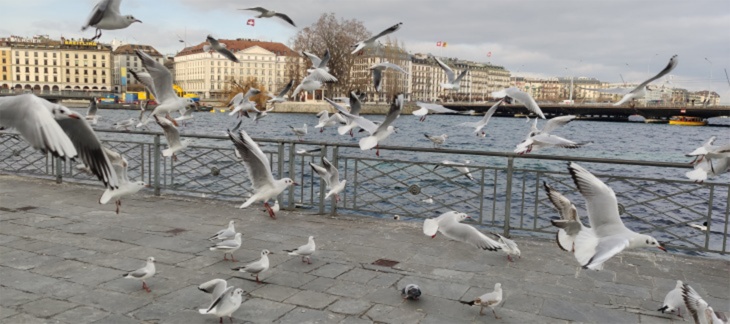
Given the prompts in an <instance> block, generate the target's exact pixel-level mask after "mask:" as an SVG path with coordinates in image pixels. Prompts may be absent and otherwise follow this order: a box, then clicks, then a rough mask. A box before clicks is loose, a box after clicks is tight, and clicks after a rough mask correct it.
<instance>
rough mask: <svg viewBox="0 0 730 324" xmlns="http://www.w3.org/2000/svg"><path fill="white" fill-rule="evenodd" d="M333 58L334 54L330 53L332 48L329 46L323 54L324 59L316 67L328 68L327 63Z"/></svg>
mask: <svg viewBox="0 0 730 324" xmlns="http://www.w3.org/2000/svg"><path fill="white" fill-rule="evenodd" d="M331 58H332V55H331V54H330V50H329V48H328V49H326V50H325V51H324V55H322V61H321V62H319V64H318V65H316V66H315V67H317V68H320V69H324V68H326V67H327V63H329V62H330V59H331Z"/></svg>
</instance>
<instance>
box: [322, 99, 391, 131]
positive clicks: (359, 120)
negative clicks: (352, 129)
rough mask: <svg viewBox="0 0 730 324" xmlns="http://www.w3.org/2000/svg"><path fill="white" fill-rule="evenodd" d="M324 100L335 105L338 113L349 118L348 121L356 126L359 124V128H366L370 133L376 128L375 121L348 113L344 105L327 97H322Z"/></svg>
mask: <svg viewBox="0 0 730 324" xmlns="http://www.w3.org/2000/svg"><path fill="white" fill-rule="evenodd" d="M324 100H325V101H327V102H328V103H329V104H330V105H332V107H335V109H337V111H339V112H340V114H342V116H344V117H345V119H349V120H350V122H352V123H355V124H357V126H360V128H362V129H364V130H366V131H367V132H368V133H370V134H371V135H372V134H373V133H375V132H376V131H377V130H378V126H376V125H375V123H373V122H372V121H370V120H368V119H366V118H365V117H361V116H355V115H352V114H350V113H349V112H347V109H345V107H342V106H340V105H338V104H337V103H335V102H334V101H332V100H330V99H329V98H324Z"/></svg>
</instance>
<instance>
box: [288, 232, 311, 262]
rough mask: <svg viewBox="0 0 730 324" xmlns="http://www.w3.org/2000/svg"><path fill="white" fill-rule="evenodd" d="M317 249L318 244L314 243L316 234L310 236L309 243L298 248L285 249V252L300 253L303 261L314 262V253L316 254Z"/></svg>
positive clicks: (290, 253)
mask: <svg viewBox="0 0 730 324" xmlns="http://www.w3.org/2000/svg"><path fill="white" fill-rule="evenodd" d="M315 250H316V246H315V245H314V236H310V237H309V241H307V244H304V245H302V246H300V247H298V248H296V249H292V250H284V252H289V255H300V256H302V262H307V263H308V264H312V254H314V251H315Z"/></svg>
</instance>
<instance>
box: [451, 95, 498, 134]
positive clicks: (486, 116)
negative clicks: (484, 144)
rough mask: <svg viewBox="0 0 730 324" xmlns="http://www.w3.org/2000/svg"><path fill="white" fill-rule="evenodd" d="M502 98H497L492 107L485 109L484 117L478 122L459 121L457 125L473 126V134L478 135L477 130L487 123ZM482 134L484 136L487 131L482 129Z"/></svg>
mask: <svg viewBox="0 0 730 324" xmlns="http://www.w3.org/2000/svg"><path fill="white" fill-rule="evenodd" d="M502 101H503V100H498V101H497V102H496V103H495V104H494V105H492V107H490V108H489V110H487V112H486V113H485V114H484V117H482V119H480V120H479V121H478V122H466V123H461V124H459V126H465V127H474V134H476V135H477V136H479V131H481V130H482V128H484V127H485V126H487V124H488V123H489V119H490V118H492V116H493V115H494V113H495V112H496V111H497V108H499V105H500V104H501V103H502ZM482 135H484V136H486V135H487V133H485V132H484V131H482Z"/></svg>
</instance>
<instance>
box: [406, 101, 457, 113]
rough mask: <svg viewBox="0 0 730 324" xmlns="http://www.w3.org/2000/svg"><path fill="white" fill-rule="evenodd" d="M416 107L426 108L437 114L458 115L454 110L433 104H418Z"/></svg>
mask: <svg viewBox="0 0 730 324" xmlns="http://www.w3.org/2000/svg"><path fill="white" fill-rule="evenodd" d="M416 106H418V107H423V108H426V109H428V110H430V111H433V112H435V113H439V114H455V113H458V111H456V110H452V109H449V108H446V107H444V106H442V105H439V104H433V103H426V102H416ZM424 115H425V114H424Z"/></svg>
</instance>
